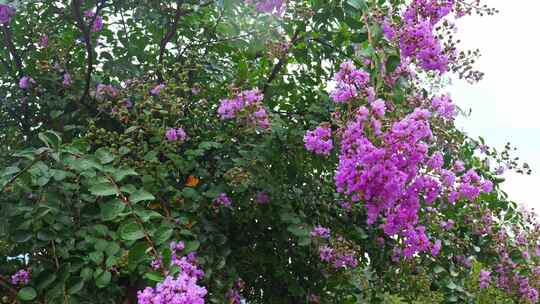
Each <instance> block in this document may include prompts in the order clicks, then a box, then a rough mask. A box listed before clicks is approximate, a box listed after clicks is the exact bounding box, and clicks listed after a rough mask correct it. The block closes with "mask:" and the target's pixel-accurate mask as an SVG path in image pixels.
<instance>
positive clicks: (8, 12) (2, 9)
mask: <svg viewBox="0 0 540 304" xmlns="http://www.w3.org/2000/svg"><path fill="white" fill-rule="evenodd" d="M14 15H15V10H14V9H13V8H12V7H11V6H9V5H5V4H0V24H8V23H9V22H10V21H11V17H13V16H14Z"/></svg>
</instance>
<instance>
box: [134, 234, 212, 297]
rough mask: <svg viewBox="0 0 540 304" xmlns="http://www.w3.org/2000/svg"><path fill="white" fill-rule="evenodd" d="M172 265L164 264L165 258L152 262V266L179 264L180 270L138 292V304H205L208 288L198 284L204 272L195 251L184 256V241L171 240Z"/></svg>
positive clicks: (156, 267) (155, 267)
mask: <svg viewBox="0 0 540 304" xmlns="http://www.w3.org/2000/svg"><path fill="white" fill-rule="evenodd" d="M169 247H170V248H171V265H163V259H162V258H161V257H160V258H158V260H154V261H153V262H152V265H151V266H152V268H154V269H158V268H160V267H164V266H166V267H170V266H177V267H178V268H179V269H180V272H179V273H178V274H176V275H167V276H166V277H165V280H164V281H163V282H162V283H158V284H157V285H156V287H155V288H152V287H146V288H145V289H144V290H141V291H138V292H137V301H138V304H171V303H174V304H204V303H205V300H204V298H205V296H206V294H207V290H206V288H204V287H201V286H200V285H198V281H199V280H200V279H202V277H203V276H204V272H203V271H202V270H200V269H199V268H198V266H197V260H196V255H195V253H190V254H188V255H187V256H182V255H181V253H180V252H181V251H182V250H183V249H184V243H183V242H171V243H170V246H169Z"/></svg>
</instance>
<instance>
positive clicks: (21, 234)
mask: <svg viewBox="0 0 540 304" xmlns="http://www.w3.org/2000/svg"><path fill="white" fill-rule="evenodd" d="M31 238H32V235H31V234H30V233H29V232H28V231H24V230H17V231H15V233H13V240H15V242H17V243H24V242H28V241H29V240H30V239H31Z"/></svg>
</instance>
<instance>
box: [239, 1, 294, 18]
mask: <svg viewBox="0 0 540 304" xmlns="http://www.w3.org/2000/svg"><path fill="white" fill-rule="evenodd" d="M246 3H247V4H253V3H255V8H256V9H257V11H259V12H261V13H269V14H272V15H274V16H281V15H283V13H284V12H285V9H287V4H286V3H285V1H284V0H246Z"/></svg>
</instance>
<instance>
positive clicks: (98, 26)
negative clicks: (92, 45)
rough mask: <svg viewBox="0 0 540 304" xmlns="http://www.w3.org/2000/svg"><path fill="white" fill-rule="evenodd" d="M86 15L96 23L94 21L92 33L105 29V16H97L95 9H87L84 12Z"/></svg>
mask: <svg viewBox="0 0 540 304" xmlns="http://www.w3.org/2000/svg"><path fill="white" fill-rule="evenodd" d="M84 16H85V17H87V18H88V20H89V21H92V20H94V23H92V26H91V28H90V31H91V32H92V33H96V32H99V31H101V30H102V29H103V18H101V16H99V15H97V16H96V12H94V11H93V10H87V11H86V12H84Z"/></svg>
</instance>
